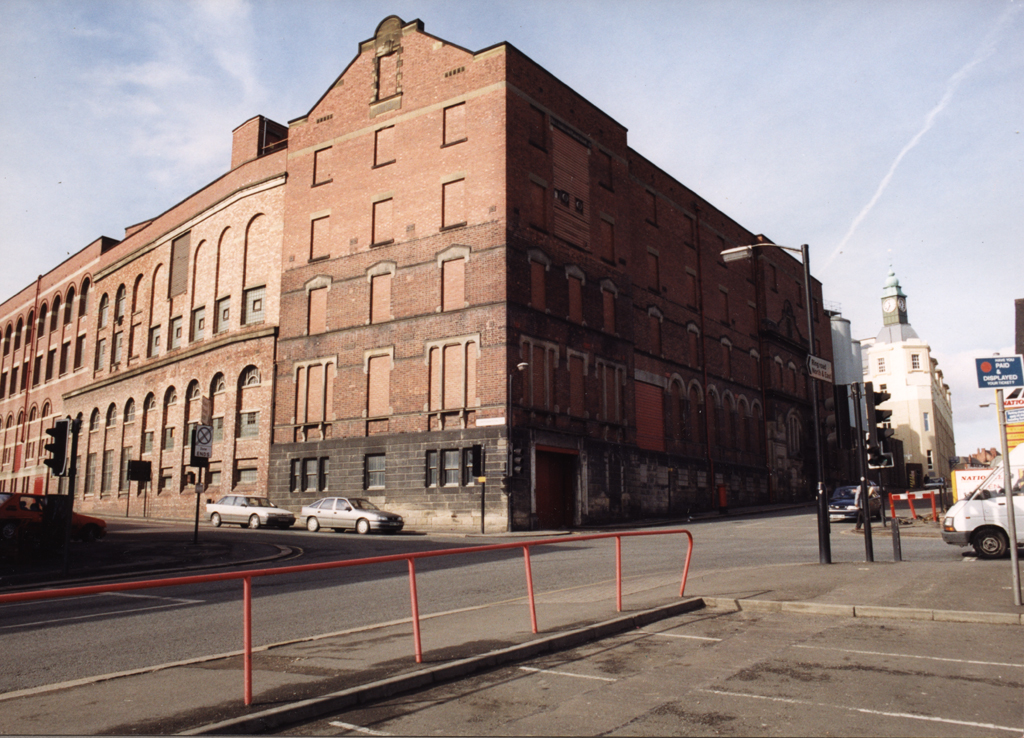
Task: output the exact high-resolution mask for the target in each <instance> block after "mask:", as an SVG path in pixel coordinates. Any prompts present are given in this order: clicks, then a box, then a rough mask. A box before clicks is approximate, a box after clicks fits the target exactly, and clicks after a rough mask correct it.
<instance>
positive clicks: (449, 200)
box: [441, 179, 466, 228]
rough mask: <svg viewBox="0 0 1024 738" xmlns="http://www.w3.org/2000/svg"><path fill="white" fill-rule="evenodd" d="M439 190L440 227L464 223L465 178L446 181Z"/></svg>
mask: <svg viewBox="0 0 1024 738" xmlns="http://www.w3.org/2000/svg"><path fill="white" fill-rule="evenodd" d="M441 190H442V191H441V203H442V204H441V227H442V228H454V227H456V226H460V225H466V180H464V179H457V180H455V181H454V182H448V183H446V184H444V185H442V187H441Z"/></svg>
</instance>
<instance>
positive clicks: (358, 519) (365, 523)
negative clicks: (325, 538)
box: [300, 497, 405, 534]
mask: <svg viewBox="0 0 1024 738" xmlns="http://www.w3.org/2000/svg"><path fill="white" fill-rule="evenodd" d="M300 514H301V515H302V517H304V518H305V519H306V529H307V530H309V531H312V532H314V533H315V532H316V531H318V530H320V529H321V528H333V529H335V530H347V529H349V528H355V530H356V532H357V533H360V534H364V533H369V532H370V531H371V530H382V531H384V532H386V533H397V532H398V531H400V530H402V528H403V527H405V521H404V520H403V519H402V516H401V515H396V514H395V513H391V512H388V511H386V510H381V509H380V508H379V507H377V506H376V505H374V504H373V503H372V502H370V501H369V500H367V499H366V498H363V497H324V498H323V499H320V500H317V501H316V502H314V503H313V504H311V505H306V506H305V507H304V508H302V512H301V513H300Z"/></svg>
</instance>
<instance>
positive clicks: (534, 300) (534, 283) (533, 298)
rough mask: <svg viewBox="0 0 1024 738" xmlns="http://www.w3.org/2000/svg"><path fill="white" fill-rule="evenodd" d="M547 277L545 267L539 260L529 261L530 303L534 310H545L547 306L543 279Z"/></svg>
mask: <svg viewBox="0 0 1024 738" xmlns="http://www.w3.org/2000/svg"><path fill="white" fill-rule="evenodd" d="M546 278H547V269H546V267H545V266H544V265H543V264H541V263H540V262H539V261H531V262H530V304H531V305H532V306H533V307H534V308H535V309H536V310H545V309H546V308H547V295H546V292H547V290H545V289H544V288H545V281H546Z"/></svg>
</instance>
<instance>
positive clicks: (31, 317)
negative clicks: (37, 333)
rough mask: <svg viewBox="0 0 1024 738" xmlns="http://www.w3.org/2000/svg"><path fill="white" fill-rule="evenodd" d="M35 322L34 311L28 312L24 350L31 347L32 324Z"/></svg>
mask: <svg viewBox="0 0 1024 738" xmlns="http://www.w3.org/2000/svg"><path fill="white" fill-rule="evenodd" d="M35 322H36V312H35V310H29V312H28V322H27V323H25V348H31V346H32V328H33V325H32V324H33V323H35Z"/></svg>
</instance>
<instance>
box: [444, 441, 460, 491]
mask: <svg viewBox="0 0 1024 738" xmlns="http://www.w3.org/2000/svg"><path fill="white" fill-rule="evenodd" d="M443 458H444V486H445V487H458V486H459V450H458V449H446V450H445V451H444V452H443Z"/></svg>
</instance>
